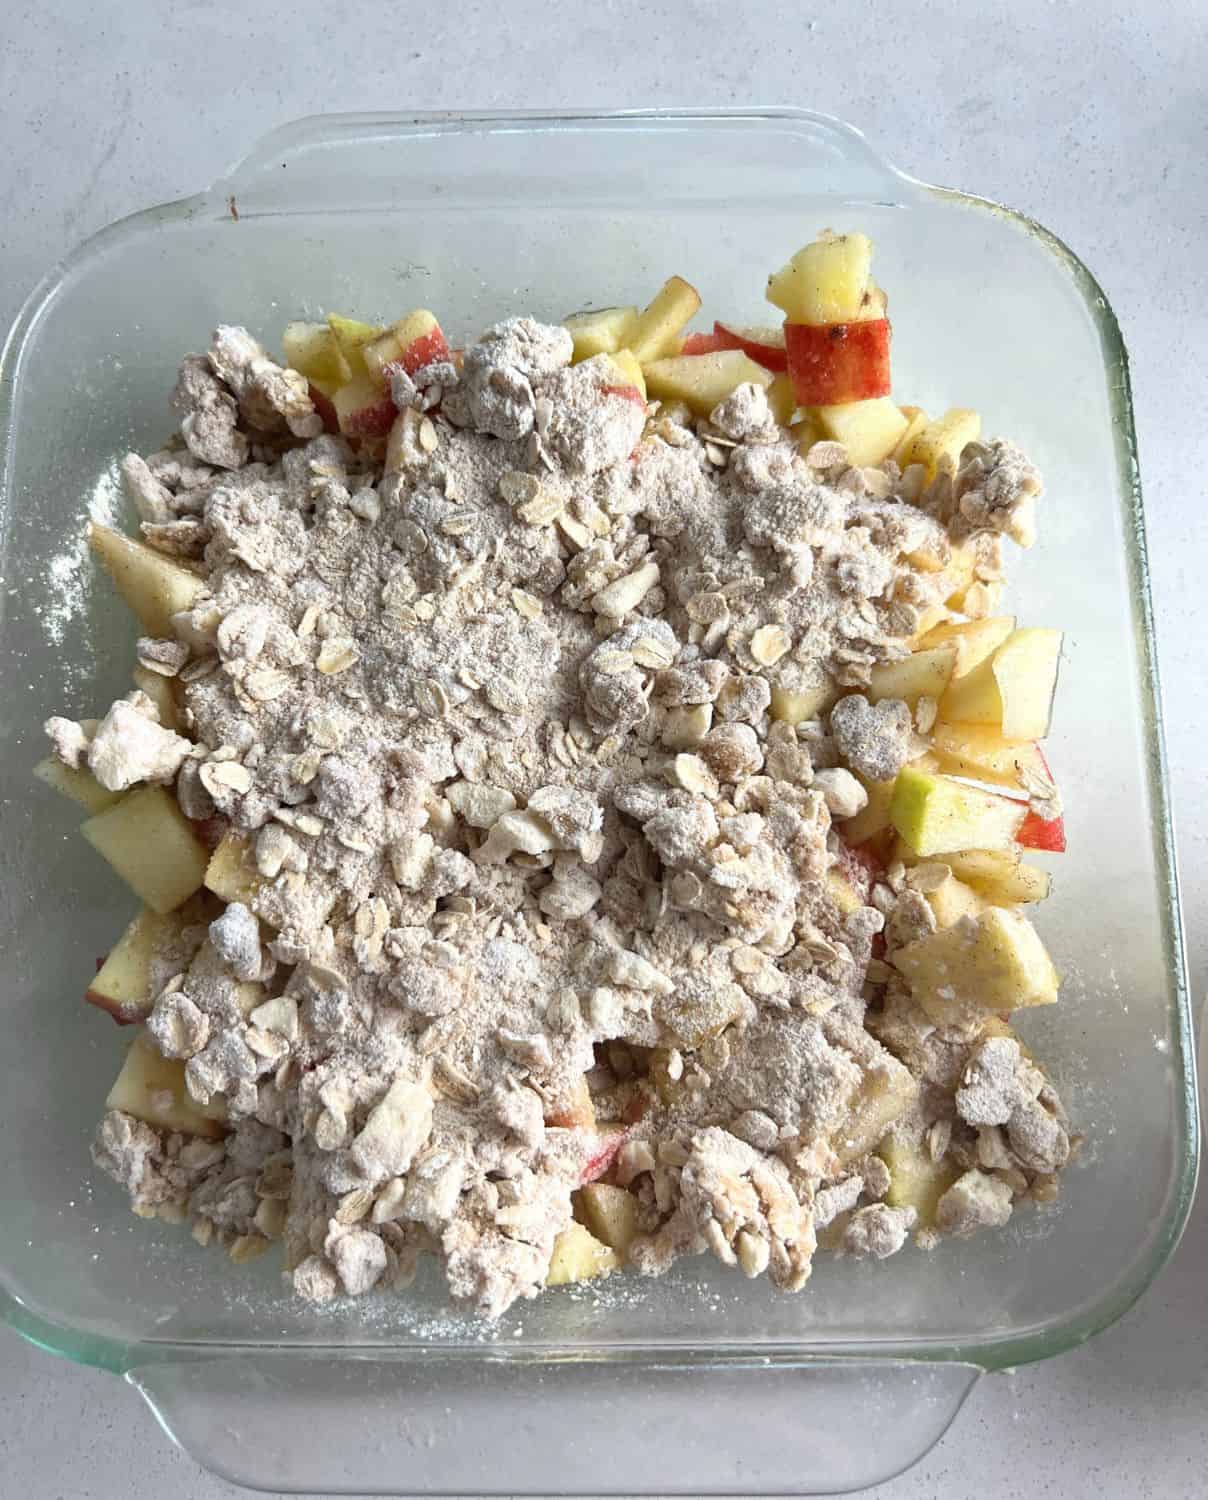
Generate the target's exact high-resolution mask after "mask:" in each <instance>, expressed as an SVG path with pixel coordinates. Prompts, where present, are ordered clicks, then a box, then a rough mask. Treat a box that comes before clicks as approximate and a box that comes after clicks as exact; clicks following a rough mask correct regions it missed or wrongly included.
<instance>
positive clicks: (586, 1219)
mask: <svg viewBox="0 0 1208 1500" xmlns="http://www.w3.org/2000/svg"><path fill="white" fill-rule="evenodd" d="M577 1206H578V1210H579V1214H580V1216H581V1218H582V1221H583V1224H584V1225H585V1226H586V1228H587V1229H588V1230H590V1232H591V1233H592V1234H593V1235H595V1237H596V1239H598V1240H599V1241H600V1243H601V1244H602V1245H607V1246H608V1248H609V1249H610V1250H615V1251H616V1253H617V1254H618V1255H619V1256H620V1258H621V1259H622V1260H624V1259H625V1258H626V1257H627V1256H628V1254H629V1247H630V1245H632V1244H633V1242H634V1239H635V1238H636V1237H637V1233H638V1201H637V1199H636V1198H635V1197H634V1196H633V1194H632V1193H631V1192H629V1191H628V1190H627V1189H625V1188H622V1187H613V1186H611V1185H610V1184H609V1183H607V1182H593V1183H589V1184H588V1186H587V1187H585V1188H581V1189H580V1191H579V1194H578V1204H577Z"/></svg>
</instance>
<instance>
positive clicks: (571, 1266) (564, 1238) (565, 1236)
mask: <svg viewBox="0 0 1208 1500" xmlns="http://www.w3.org/2000/svg"><path fill="white" fill-rule="evenodd" d="M620 1264H621V1257H620V1256H619V1255H618V1254H617V1252H616V1251H615V1250H613V1249H611V1248H610V1247H609V1246H608V1245H602V1244H601V1243H600V1241H599V1240H598V1239H596V1237H595V1235H594V1234H592V1233H591V1231H590V1230H589V1229H586V1228H585V1227H584V1226H583V1225H582V1224H580V1223H578V1222H577V1221H575V1220H572V1221H571V1222H570V1224H568V1225H567V1227H566V1228H565V1229H564V1230H563V1231H562V1233H561V1234H560V1235H559V1236H558V1238H557V1239H556V1240H555V1241H554V1252H553V1254H552V1255H551V1256H550V1263H549V1272H548V1273H547V1275H546V1278H545V1284H546V1286H569V1285H570V1284H571V1283H572V1282H576V1281H595V1280H596V1279H597V1278H598V1277H601V1276H611V1275H612V1273H613V1272H614V1271H616V1270H618V1269H619V1268H620Z"/></svg>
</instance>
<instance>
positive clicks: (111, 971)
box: [84, 907, 187, 1026]
mask: <svg viewBox="0 0 1208 1500" xmlns="http://www.w3.org/2000/svg"><path fill="white" fill-rule="evenodd" d="M185 910H187V908H184V909H182V910H181V911H169V912H158V911H152V910H151V909H150V907H144V909H143V910H142V911H140V912H139V914H138V916H137V917H135V919H134V921H133V922H131V923H130V925H129V927H127V928H126V930H125V932H123V933H122V935H121V937H120V938H118V940H117V942H116V943H115V944H114V946H113V947H112V948H111V949H110V950H109V955H108V957H107V958H106V959H105V962H104V963H103V964H102V965H101V967H100V969H99V970H98V971H97V973H96V976H95V978H94V979H93V981H92V983H91V984H90V985H89V986H88V989H87V990H86V991H85V994H84V999H85V1000H87V1002H88V1003H89V1005H95V1006H97V1007H98V1009H100V1010H104V1011H108V1013H109V1014H110V1015H111V1016H112V1017H113V1019H114V1020H115V1021H116V1022H117V1023H118V1025H119V1026H129V1025H131V1024H132V1023H134V1022H136V1021H145V1020H146V1018H147V1017H148V1016H149V1015H150V1014H151V1008H152V1006H153V1005H154V1003H155V996H154V995H153V994H152V993H151V965H152V964H153V963H154V962H155V959H156V957H157V956H158V955H159V954H160V953H161V952H162V951H163V950H164V949H165V948H166V947H167V945H168V944H169V943H170V942H171V941H172V940H173V939H175V938H178V937H179V936H180V933H181V929H182V928H183V927H184V925H185V921H186V918H185V915H184V912H185Z"/></svg>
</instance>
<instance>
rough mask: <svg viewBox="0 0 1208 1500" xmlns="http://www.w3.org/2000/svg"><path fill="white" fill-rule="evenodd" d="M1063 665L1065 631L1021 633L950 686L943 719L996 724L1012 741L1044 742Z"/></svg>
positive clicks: (942, 706) (1038, 630) (942, 710)
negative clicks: (1061, 665) (1062, 633)
mask: <svg viewBox="0 0 1208 1500" xmlns="http://www.w3.org/2000/svg"><path fill="white" fill-rule="evenodd" d="M1060 662H1061V631H1060V630H1044V629H1040V628H1036V627H1030V628H1025V629H1023V630H1016V631H1014V632H1013V633H1012V634H1011V635H1009V636H1008V637H1007V639H1006V640H1005V641H1004V642H1003V644H1002V645H1001V646H1000V647H999V648H998V650H997V651H995V652H994V653H993V654H992V655H991V656H988V657H987V658H986V660H985V661H983V662H982V663H981V665H980V666H977V667H975V668H974V669H973V671H971V672H969V673H967V674H966V675H965V676H964V677H961V678H959V679H957V680H956V681H955V682H953V683H952V684H951V686H950V687H949V688H948V691H947V692H946V693H945V694H944V697H943V699H942V700H941V702H940V711H939V712H940V718H941V719H942V720H943V721H944V722H945V723H949V724H951V723H962V724H995V725H997V726H998V727H999V729H1000V730H1001V732H1002V735H1003V738H1004V739H1008V740H1042V739H1044V737H1045V735H1046V734H1048V732H1049V723H1050V721H1051V718H1052V713H1053V693H1054V691H1055V689H1056V687H1057V668H1058V666H1059V665H1060Z"/></svg>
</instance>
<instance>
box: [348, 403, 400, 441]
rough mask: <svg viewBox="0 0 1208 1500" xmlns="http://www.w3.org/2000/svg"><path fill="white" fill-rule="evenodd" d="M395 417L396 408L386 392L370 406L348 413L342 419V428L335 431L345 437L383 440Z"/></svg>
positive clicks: (360, 407)
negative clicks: (340, 432) (339, 431)
mask: <svg viewBox="0 0 1208 1500" xmlns="http://www.w3.org/2000/svg"><path fill="white" fill-rule="evenodd" d="M397 416H398V408H397V407H396V406H395V404H394V402H393V400H392V399H391V397H390V393H389V392H388V391H387V392H386V393H385V394H384V395H383V396H381V397H380V398H379V399H378V400H376V401H374V402H373V403H372V404H371V405H369V406H359V407H357V409H356V410H355V411H350V412H349V413H348V415H347V416H346V417H345V419H344V426H343V428H342V429H340V428H337V430H342V431H343V433H344V436H345V437H359V438H384V437H385V436H386V435H387V434H388V433H389V431H390V429H391V427H392V426H393V425H394V419H395V417H397Z"/></svg>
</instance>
